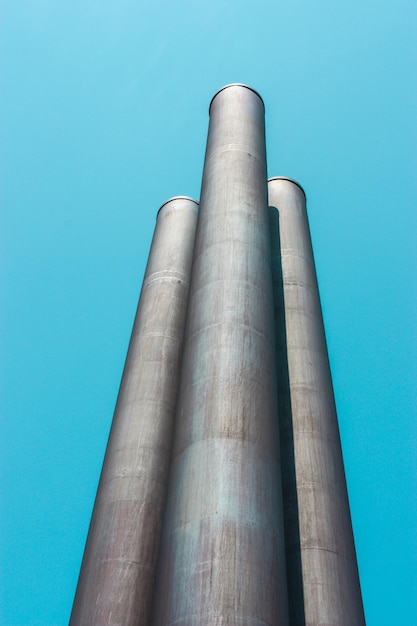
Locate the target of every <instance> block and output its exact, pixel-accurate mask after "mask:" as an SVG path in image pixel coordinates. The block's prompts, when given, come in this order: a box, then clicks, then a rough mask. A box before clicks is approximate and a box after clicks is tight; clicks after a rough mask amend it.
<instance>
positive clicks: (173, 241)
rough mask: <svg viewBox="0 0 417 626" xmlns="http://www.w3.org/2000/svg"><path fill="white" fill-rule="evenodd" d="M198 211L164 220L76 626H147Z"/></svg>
mask: <svg viewBox="0 0 417 626" xmlns="http://www.w3.org/2000/svg"><path fill="white" fill-rule="evenodd" d="M197 211H198V204H197V202H195V200H192V199H191V198H185V197H178V198H172V199H171V200H168V202H166V203H165V204H164V205H163V206H162V207H161V209H160V210H159V213H158V217H157V223H156V227H155V233H154V237H153V241H152V246H151V250H150V255H149V260H148V265H147V268H146V272H145V277H144V281H143V286H142V292H141V296H140V299H139V304H138V309H137V313H136V319H135V322H134V326H133V331H132V336H131V340H130V345H129V351H128V354H127V358H126V364H125V367H124V372H123V377H122V382H121V386H120V391H119V396H118V399H117V404H116V409H115V414H114V419H113V424H112V429H111V433H110V436H109V441H108V445H107V450H106V455H105V460H104V465H103V470H102V474H101V478H100V484H99V488H98V492H97V497H96V502H95V506H94V511H93V515H92V519H91V524H90V530H89V534H88V539H87V544H86V548H85V553H84V558H83V563H82V567H81V572H80V577H79V581H78V587H77V592H76V596H75V601H74V606H73V611H72V616H71V622H70V623H71V625H72V626H76V625H77V626H78V625H83V626H87V625H91V624H112V625H116V624H117V625H120V624H123V626H148V624H149V621H150V611H151V603H152V595H153V590H154V580H155V568H156V560H157V556H158V550H159V541H160V533H161V525H162V516H163V510H164V505H165V499H166V484H167V479H168V467H169V458H170V453H171V444H172V431H173V422H174V414H175V405H176V397H177V390H178V378H179V375H178V372H179V366H180V357H181V351H182V337H183V330H184V322H185V312H186V306H187V296H188V289H189V278H190V271H191V265H192V254H193V248H194V238H195V228H196V223H197Z"/></svg>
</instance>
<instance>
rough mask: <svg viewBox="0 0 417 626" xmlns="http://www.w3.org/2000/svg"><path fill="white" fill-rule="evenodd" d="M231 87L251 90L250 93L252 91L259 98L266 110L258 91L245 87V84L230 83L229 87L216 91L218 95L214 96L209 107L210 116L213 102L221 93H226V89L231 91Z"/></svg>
mask: <svg viewBox="0 0 417 626" xmlns="http://www.w3.org/2000/svg"><path fill="white" fill-rule="evenodd" d="M229 87H243V88H244V89H249V91H252V92H253V93H254V94H255V95H257V96H258V98H259V100H260V101H261V102H262V105H263V107H264V110H265V102H264V101H263V98H262V96H261V95H260V93H258V92H257V91H256V89H254V88H253V87H249V85H245V83H229V84H228V85H225V86H224V87H221V89H219V90H218V91H216V93H215V94H214V96H213V97H212V99H211V100H210V105H209V115H210V111H211V105H212V104H213V100H214V99H215V98H217V96H218V95H219V93H221V92H222V91H224V90H225V89H229Z"/></svg>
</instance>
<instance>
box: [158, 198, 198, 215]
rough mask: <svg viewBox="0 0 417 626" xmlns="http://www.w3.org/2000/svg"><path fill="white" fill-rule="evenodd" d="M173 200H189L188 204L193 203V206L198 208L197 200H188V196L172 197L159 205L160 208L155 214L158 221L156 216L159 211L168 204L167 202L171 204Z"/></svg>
mask: <svg viewBox="0 0 417 626" xmlns="http://www.w3.org/2000/svg"><path fill="white" fill-rule="evenodd" d="M173 200H189V201H190V202H194V204H196V205H197V206H199V203H198V202H197V200H194V198H190V196H173V197H172V198H169V199H168V200H166V201H165V202H164V204H161V206H160V207H159V209H158V213H157V214H156V219H158V215H159V213H160V212H161V210H162V209H163V208H164V206H165V205H166V204H168V203H169V202H172V201H173Z"/></svg>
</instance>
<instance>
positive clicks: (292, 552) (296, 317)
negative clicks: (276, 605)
mask: <svg viewBox="0 0 417 626" xmlns="http://www.w3.org/2000/svg"><path fill="white" fill-rule="evenodd" d="M268 191H269V204H270V206H271V207H275V208H276V209H277V210H278V214H279V232H278V233H277V232H275V234H274V238H273V239H274V240H275V242H276V245H275V254H274V279H275V280H274V286H275V301H276V308H277V310H276V321H277V322H276V324H277V339H278V341H277V351H278V359H277V360H278V364H279V366H278V395H279V398H280V424H281V452H282V473H283V491H284V517H285V528H286V553H287V554H286V557H287V566H288V586H289V599H290V600H289V602H290V615H291V624H293V625H294V626H325V625H326V626H327V625H328V624H332V626H361V625H363V624H364V623H365V620H364V614H363V607H362V598H361V591H360V585H359V576H358V570H357V563H356V554H355V547H354V542H353V534H352V527H351V519H350V511H349V503H348V497H347V490H346V480H345V474H344V467H343V459H342V452H341V446H340V437H339V429H338V423H337V416H336V408H335V403H334V395H333V387H332V380H331V374H330V367H329V361H328V355H327V346H326V339H325V333H324V326H323V320H322V313H321V306H320V298H319V291H318V286H317V279H316V271H315V265H314V258H313V251H312V246H311V239H310V231H309V225H308V219H307V212H306V202H305V194H304V192H303V190H302V189H301V187H300V186H299V185H298V183H296V182H295V181H292V180H291V179H288V178H284V177H275V178H272V179H270V180H269V183H268ZM278 248H280V249H278Z"/></svg>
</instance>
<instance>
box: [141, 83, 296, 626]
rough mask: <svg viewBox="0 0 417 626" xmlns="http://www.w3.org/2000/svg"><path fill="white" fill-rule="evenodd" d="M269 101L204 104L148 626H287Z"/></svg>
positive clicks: (228, 96) (252, 97) (223, 98)
mask: <svg viewBox="0 0 417 626" xmlns="http://www.w3.org/2000/svg"><path fill="white" fill-rule="evenodd" d="M280 484H281V481H280V459H279V433H278V416H277V397H276V373H275V354H274V327H273V297H272V278H271V258H270V234H269V224H268V207H267V178H266V155H265V129H264V105H263V102H262V99H261V98H260V96H259V95H258V94H257V93H256V92H255V91H253V90H252V89H250V88H249V87H246V86H244V85H236V84H235V85H228V86H227V87H225V88H223V89H222V90H221V91H219V92H218V93H217V94H216V96H215V97H214V98H213V100H212V102H211V107H210V125H209V133H208V141H207V151H206V158H205V164H204V173H203V183H202V191H201V200H200V212H199V219H198V223H197V233H196V244H195V250H194V262H193V270H192V277H191V284H190V293H189V301H188V318H187V323H186V330H185V336H184V354H183V364H182V373H181V385H180V391H179V397H178V405H177V413H176V432H175V439H174V447H173V453H172V464H171V482H170V486H169V496H168V505H167V512H166V517H165V522H164V538H163V544H162V553H161V556H160V562H159V585H158V587H157V590H156V596H155V603H154V609H155V613H154V622H153V623H154V625H155V626H167V625H168V624H172V625H173V624H175V625H176V626H186V625H187V626H194V625H195V626H197V625H198V626H211V625H213V624H228V625H236V626H238V625H239V626H242V625H243V624H259V625H260V624H271V625H272V624H274V626H287V624H288V618H287V593H286V580H285V561H284V540H283V523H282V502H281V486H280Z"/></svg>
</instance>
